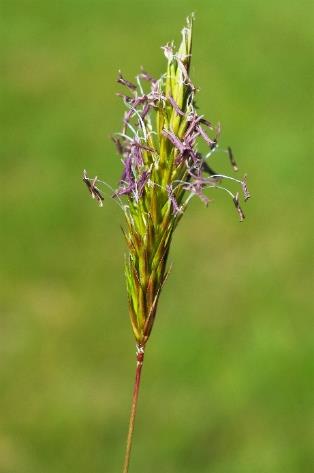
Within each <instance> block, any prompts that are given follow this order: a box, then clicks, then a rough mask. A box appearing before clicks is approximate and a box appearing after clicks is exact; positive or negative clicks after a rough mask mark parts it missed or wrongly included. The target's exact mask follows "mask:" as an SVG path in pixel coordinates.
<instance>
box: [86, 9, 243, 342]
mask: <svg viewBox="0 0 314 473" xmlns="http://www.w3.org/2000/svg"><path fill="white" fill-rule="evenodd" d="M193 20H194V17H193V16H191V17H189V18H188V19H187V23H186V26H185V27H184V28H183V30H182V40H181V44H180V46H179V48H178V49H176V48H175V45H174V43H173V42H172V43H167V44H166V45H165V46H163V47H162V50H163V52H164V55H165V57H166V59H167V70H166V73H165V74H163V75H162V76H161V77H160V78H159V79H155V78H154V77H153V76H152V75H151V74H149V73H148V72H147V71H145V70H144V69H143V68H142V69H141V71H140V73H139V74H138V75H137V77H136V80H135V82H132V81H130V80H128V79H126V78H125V77H124V76H123V75H122V73H121V72H120V71H119V74H118V78H117V82H118V83H119V84H121V85H122V86H123V87H125V88H126V89H127V93H120V92H119V93H118V94H117V95H118V96H119V97H120V98H122V100H123V102H124V105H125V107H126V111H125V113H124V116H123V122H122V129H121V131H120V132H119V133H116V134H115V136H114V137H113V141H114V143H115V146H116V149H117V152H118V154H119V155H120V159H121V163H122V167H123V172H122V175H121V179H120V182H119V185H118V187H117V189H116V190H115V192H114V193H113V197H114V198H115V199H123V201H124V204H123V205H122V207H123V210H124V213H125V218H126V224H127V228H126V230H125V231H124V235H125V238H126V241H127V245H128V249H129V255H128V258H127V259H126V265H125V272H126V281H127V291H128V300H129V313H130V318H131V323H132V327H133V332H134V335H135V338H136V341H137V344H138V346H142V347H144V345H145V344H146V342H147V340H148V338H149V336H150V332H151V329H152V327H153V322H154V319H155V314H156V309H157V304H158V299H159V295H160V291H161V288H162V286H163V284H164V282H165V279H166V277H167V275H168V271H167V258H168V254H169V249H170V244H171V239H172V235H173V232H174V230H175V228H176V226H177V224H178V222H179V220H180V219H181V218H182V215H183V214H184V211H185V210H186V208H187V205H188V203H189V201H190V200H191V198H192V197H193V196H197V197H199V198H200V199H201V200H202V201H203V202H204V203H205V205H207V204H208V202H209V198H208V196H207V194H206V192H207V189H210V188H217V189H223V190H225V191H226V192H227V194H228V195H229V196H231V198H232V201H233V204H234V206H235V208H236V210H237V212H238V215H239V218H240V221H243V220H244V218H245V217H244V213H243V211H242V208H241V206H240V202H239V193H238V192H236V193H235V194H234V193H233V192H231V191H230V190H229V189H227V188H226V187H223V186H222V181H227V182H232V181H233V183H234V184H235V185H237V186H240V188H241V189H242V193H243V197H244V200H245V201H246V200H247V199H248V198H249V197H250V194H249V191H248V188H247V183H246V176H245V177H244V178H243V180H239V179H236V178H234V177H230V176H226V175H223V174H219V173H217V172H216V171H214V170H213V167H212V161H213V157H214V156H216V155H218V154H219V152H220V151H222V152H223V153H226V154H227V155H228V158H229V161H230V164H231V166H232V168H233V170H234V171H237V170H238V166H237V163H236V161H235V158H234V154H233V152H232V150H231V148H230V147H228V148H227V149H220V146H219V139H220V133H221V127H220V124H218V125H217V126H216V127H215V126H213V124H212V122H211V121H209V120H207V119H206V118H205V117H204V116H203V115H201V114H199V113H198V108H197V106H196V103H195V97H196V94H197V92H198V90H197V88H196V87H195V85H194V84H193V82H192V80H191V78H190V65H191V58H192V29H193ZM199 148H201V149H204V150H205V152H204V153H203V152H201V151H200V150H199ZM83 180H84V182H85V184H86V185H87V187H88V190H89V192H90V193H91V195H92V197H93V198H95V199H96V200H97V201H98V203H99V204H100V205H102V201H103V197H102V194H101V193H100V191H99V189H98V187H96V184H97V182H98V180H97V177H96V178H95V179H93V180H92V179H89V178H88V177H87V175H86V174H84V177H83Z"/></svg>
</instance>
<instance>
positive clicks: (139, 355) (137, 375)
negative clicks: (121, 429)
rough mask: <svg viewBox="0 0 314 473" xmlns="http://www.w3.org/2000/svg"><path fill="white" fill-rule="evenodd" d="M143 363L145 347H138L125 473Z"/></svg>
mask: <svg viewBox="0 0 314 473" xmlns="http://www.w3.org/2000/svg"><path fill="white" fill-rule="evenodd" d="M143 362H144V347H137V352H136V372H135V382H134V389H133V397H132V405H131V413H130V423H129V431H128V438H127V442H126V450H125V458H124V467H123V473H128V471H129V464H130V456H131V449H132V439H133V432H134V423H135V416H136V408H137V400H138V393H139V389H140V383H141V372H142V366H143Z"/></svg>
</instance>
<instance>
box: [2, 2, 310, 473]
mask: <svg viewBox="0 0 314 473" xmlns="http://www.w3.org/2000/svg"><path fill="white" fill-rule="evenodd" d="M312 8H313V7H312V6H311V2H310V1H296V0H290V1H289V2H287V1H283V0H278V1H273V0H264V1H261V0H255V1H252V0H238V1H226V0H225V1H216V2H212V1H205V0H204V1H202V2H201V1H199V0H197V1H187V0H182V1H166V0H159V1H158V2H150V1H134V0H133V1H122V0H116V1H104V0H90V1H88V0H85V1H83V0H63V1H61V0H60V1H48V0H42V1H39V0H37V1H35V0H29V1H27V0H24V1H23V0H20V1H16V0H2V1H1V2H0V17H1V25H0V48H1V79H0V80H1V132H0V133H1V135H0V136H1V144H0V152H1V165H0V178H1V187H0V200H1V218H0V226H1V256H0V259H1V270H0V271H1V272H0V283H1V306H0V309H1V317H0V472H1V473H37V472H38V473H98V472H99V473H100V472H102V473H103V472H106V473H115V472H120V471H121V464H122V458H123V453H124V441H125V437H126V429H127V422H128V421H127V418H128V414H129V407H130V396H131V389H132V382H133V376H134V373H133V371H134V366H135V359H134V343H133V338H132V335H131V330H130V326H129V320H128V314H127V304H126V294H125V286H124V278H123V254H124V251H125V249H124V243H123V238H122V233H121V231H120V228H119V225H120V224H121V223H122V222H123V216H122V215H121V213H120V211H119V208H118V206H116V205H114V203H113V202H112V201H110V199H107V200H106V201H105V205H104V208H103V209H99V208H98V207H97V206H96V205H95V203H94V202H93V201H92V200H91V199H90V198H89V196H88V193H87V190H86V189H85V188H84V187H83V184H82V182H81V174H82V170H83V169H84V168H86V169H87V170H88V172H89V173H90V174H91V175H95V174H96V173H97V175H98V176H100V177H101V178H103V179H105V180H106V181H108V182H110V183H112V184H113V185H115V184H116V182H117V181H118V178H119V175H120V172H121V166H120V162H119V158H118V157H117V156H116V153H115V149H114V146H113V144H112V143H111V142H110V139H109V136H110V134H111V133H113V132H114V131H116V130H118V129H119V128H120V121H121V117H122V113H123V107H122V104H121V102H120V100H119V98H117V97H116V96H115V92H117V91H118V90H120V89H119V87H118V85H117V84H116V83H115V78H116V74H117V70H118V69H119V68H121V69H122V70H123V72H124V73H125V74H126V75H127V76H128V77H129V78H133V77H134V75H135V74H136V73H137V71H138V70H139V67H140V66H141V65H144V66H145V68H147V70H149V71H150V72H151V73H152V74H154V75H156V76H158V75H159V74H161V73H162V72H163V71H164V69H165V59H164V57H163V55H162V51H161V50H160V46H161V45H163V44H165V43H166V42H167V41H168V40H172V39H175V40H176V41H177V42H178V40H179V38H180V34H179V31H180V29H181V27H182V26H183V23H184V19H185V17H186V15H187V14H188V13H190V12H191V11H195V12H196V24H195V37H194V55H193V67H192V74H193V79H194V82H195V83H196V84H197V85H198V86H199V87H200V89H201V92H200V94H199V97H198V104H199V106H200V110H201V112H202V113H205V114H206V115H207V116H208V118H209V119H210V120H212V121H214V122H217V121H218V120H219V121H221V122H222V125H223V134H222V142H223V143H225V145H228V144H232V146H233V148H234V151H235V154H236V156H237V159H238V162H239V164H240V173H242V174H243V173H244V172H247V173H248V176H249V187H250V190H251V193H252V195H253V197H252V199H251V201H249V202H248V203H247V204H246V205H245V211H246V213H247V220H246V221H245V223H243V224H240V223H239V222H238V219H237V215H236V212H235V210H234V208H233V206H232V202H231V201H229V199H228V197H227V196H226V195H225V194H224V193H222V192H218V191H214V193H213V194H212V196H213V197H214V203H213V204H211V205H210V206H209V207H208V208H207V209H206V208H205V207H203V205H202V203H201V202H198V201H196V200H195V202H193V204H192V205H191V207H190V209H189V211H188V212H187V214H186V215H185V216H184V219H183V220H182V223H181V224H180V226H179V229H178V231H177V234H176V235H175V239H174V242H173V249H172V254H171V258H170V259H171V261H173V263H174V265H173V271H172V274H171V277H170V278H169V280H168V282H167V284H166V287H165V288H164V291H163V295H162V298H161V303H160V307H159V313H158V318H157V321H156V325H155V327H154V331H153V334H152V337H151V340H150V342H149V345H148V347H147V354H146V364H145V367H144V372H143V384H142V391H141V394H140V403H139V411H138V418H137V424H136V432H135V444H134V450H133V458H132V463H131V470H130V471H131V472H140V473H159V472H163V473H193V472H195V473H207V472H208V473H307V472H310V471H311V434H313V431H312V432H311V423H310V418H311V414H313V409H311V397H312V392H311V384H312V387H313V383H312V381H311V378H312V376H313V372H312V370H311V361H313V358H311V355H312V354H311V351H312V352H313V350H312V348H313V332H312V328H313V325H311V319H310V317H309V313H310V304H311V294H310V289H311V283H310V281H311V277H310V276H311V265H310V256H311V249H312V248H311V246H312V245H311V239H310V231H309V227H310V221H311V215H310V212H309V209H310V199H311V197H312V194H311V184H312V179H311V176H310V175H311V173H313V146H311V147H310V132H311V120H312V119H313V115H312V113H311V80H312V77H311V72H310V71H311V68H310V66H311V61H312V59H311V43H310V41H311V31H312V26H313V21H312V18H313V17H312V15H313V11H312ZM215 159H216V160H217V161H216V162H217V163H218V165H216V168H218V169H222V170H224V171H227V170H228V172H230V170H229V169H228V165H227V163H226V162H225V157H224V155H221V156H220V157H219V156H218V155H217V158H215ZM219 162H220V163H221V165H220V164H219Z"/></svg>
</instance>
